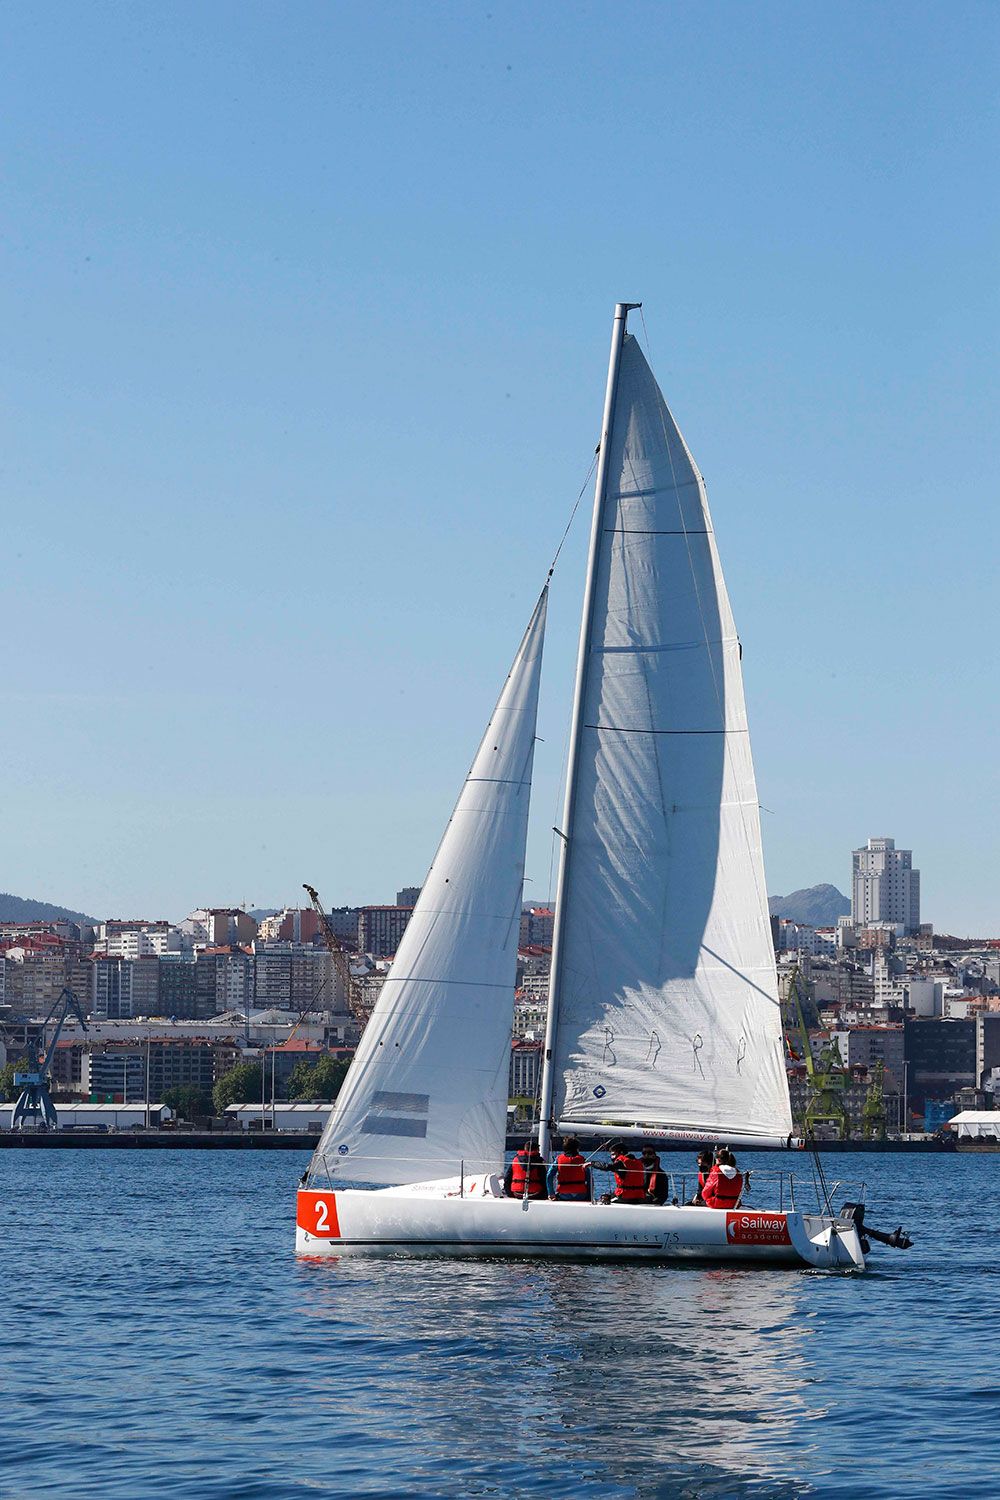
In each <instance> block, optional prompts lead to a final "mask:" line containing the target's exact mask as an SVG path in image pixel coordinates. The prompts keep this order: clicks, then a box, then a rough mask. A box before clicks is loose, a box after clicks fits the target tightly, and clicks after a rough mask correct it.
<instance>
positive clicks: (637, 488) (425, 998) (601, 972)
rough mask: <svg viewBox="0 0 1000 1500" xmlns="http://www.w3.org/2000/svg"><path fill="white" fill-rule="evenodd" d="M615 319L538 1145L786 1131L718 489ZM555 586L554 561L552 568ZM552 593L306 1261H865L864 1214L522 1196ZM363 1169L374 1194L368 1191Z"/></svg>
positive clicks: (328, 1143)
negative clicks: (400, 1257)
mask: <svg viewBox="0 0 1000 1500" xmlns="http://www.w3.org/2000/svg"><path fill="white" fill-rule="evenodd" d="M637 306H638V304H636V303H619V304H618V306H617V307H616V309H615V315H614V325H613V333H612V341H611V358H610V365H609V370H608V381H607V390H606V396H605V404H604V416H603V422H602V432H601V442H600V445H599V449H598V461H597V475H596V488H595V499H594V513H593V524H592V530H591V538H590V553H589V562H588V569H587V580H586V586H585V590H584V604H583V620H582V626H581V632H580V647H579V656H578V661H577V671H576V687H575V696H574V707H573V719H572V727H571V733H570V748H569V761H568V767H567V781H566V804H565V812H564V817H563V823H562V827H561V829H559V830H557V833H558V835H559V842H560V848H561V855H560V869H559V878H558V887H557V893H556V906H555V931H554V936H553V949H552V968H551V979H550V1000H549V1011H548V1021H547V1029H546V1035H545V1045H544V1052H543V1071H542V1082H541V1090H540V1098H539V1146H540V1150H541V1152H542V1155H543V1157H545V1158H548V1157H549V1153H550V1151H551V1147H552V1140H553V1134H554V1132H557V1131H562V1132H570V1133H572V1134H573V1135H574V1136H576V1137H578V1138H581V1139H585V1140H587V1141H594V1142H595V1143H598V1144H599V1143H600V1142H602V1141H603V1142H607V1141H608V1140H609V1139H611V1138H623V1139H625V1140H627V1141H640V1140H642V1139H644V1138H645V1139H649V1138H654V1137H655V1138H663V1137H670V1138H671V1139H675V1140H677V1139H679V1140H690V1141H692V1142H699V1143H705V1142H717V1143H719V1142H723V1143H726V1144H727V1145H729V1146H730V1147H734V1146H735V1147H740V1148H752V1147H775V1146H778V1147H781V1146H789V1145H791V1143H792V1118H791V1109H790V1104H789V1095H788V1085H787V1078H786V1071H785V1064H784V1044H783V1034H782V1022H781V1010H780V1005H779V999H778V991H777V978H776V973H775V963H774V953H773V948H772V944H771V936H770V925H769V920H768V912H767V897H766V887H765V884H764V867H763V856H762V850H761V834H760V818H759V809H758V803H757V790H756V784H755V779H754V770H753V761H752V758H751V753H750V740H749V732H748V726H747V717H746V708H745V704H744V696H743V682H742V670H741V665H740V661H741V655H742V651H741V646H740V641H739V637H738V636H737V633H736V627H735V624H734V621H733V616H732V611H731V609H730V605H729V598H728V595H727V592H726V586H725V582H724V579H723V574H722V568H721V564H720V561H719V553H718V549H717V546H716V539H715V533H714V530H713V527H712V521H711V516H710V512H709V508H708V499H707V495H706V491H705V485H704V481H703V479H702V476H701V474H700V473H699V471H698V468H697V466H696V464H695V462H694V459H693V458H692V456H691V454H690V452H689V450H688V447H687V444H686V443H685V441H684V439H683V437H682V436H681V433H680V431H679V429H678V427H677V425H676V423H675V421H674V419H673V417H672V415H671V413H670V411H669V409H668V407H667V405H666V403H665V401H664V399H663V396H662V395H661V393H660V390H659V388H658V386H657V384H656V381H655V379H654V377H653V374H652V372H651V370H650V368H649V365H648V363H647V361H646V359H645V357H644V355H643V353H642V351H641V349H640V346H639V343H638V341H637V340H636V338H635V337H634V336H633V335H632V334H631V333H629V331H628V327H627V320H628V314H629V312H630V311H632V310H633V308H635V307H637ZM550 576H551V574H550ZM548 587H549V585H548V582H547V583H546V586H545V588H544V589H543V590H542V593H541V596H540V598H539V600H538V602H537V604H536V605H535V608H534V611H533V613H532V616H531V619H530V621H529V623H528V627H527V630H526V631H525V634H524V637H523V639H522V641H521V643H520V646H519V647H518V651H517V654H516V656H515V658H514V662H513V665H512V666H511V669H510V673H509V675H508V676H507V679H506V681H505V683H504V686H503V689H502V691H501V693H500V697H499V699H498V701H497V704H496V707H495V709H494V711H493V714H492V715H491V717H490V720H489V723H488V725H487V728H486V732H485V734H484V736H483V740H482V743H481V744H480V746H479V749H478V751H477V752H476V755H475V758H474V760H473V763H472V766H471V768H470V771H469V774H468V776H467V777H466V779H465V782H464V783H463V786H462V789H461V792H460V794H459V797H458V801H457V804H456V806H455V809H454V812H453V813H452V816H451V819H450V820H449V822H448V826H447V828H446V830H445V833H444V836H443V838H442V841H441V844H440V846H439V848H438V851H437V854H436V855H435V858H434V862H433V864H432V865H431V869H430V872H429V874H428V876H427V879H426V881H425V882H424V885H423V887H422V889H421V893H420V897H419V900H418V901H417V904H416V907H415V909H414V912H413V915H412V917H411V919H410V922H409V925H408V926H407V928H406V931H405V933H404V935H403V938H402V940H401V942H400V945H399V950H398V952H397V954H396V957H395V959H394V961H393V964H392V967H391V969H390V971H389V974H388V976H387V978H386V980H385V984H384V986H383V989H382V991H381V993H380V995H379V998H378V1001H377V1003H376V1005H375V1008H374V1011H373V1014H372V1017H371V1020H370V1021H369V1023H368V1026H367V1027H366V1029H365V1031H364V1034H363V1036H362V1038H361V1042H360V1045H359V1047H358V1051H357V1054H356V1056H355V1058H354V1061H353V1063H352V1065H351V1069H350V1072H349V1073H348V1076H347V1078H346V1080H345V1082H344V1085H343V1087H342V1089H341V1092H340V1095H339V1097H338V1100H337V1104H336V1108H335V1109H334V1111H333V1112H332V1114H331V1116H330V1119H329V1122H328V1124H327V1126H326V1129H325V1130H324V1132H323V1135H322V1138H321V1140H320V1143H319V1145H318V1147H317V1149H316V1152H315V1155H314V1157H313V1159H312V1162H311V1164H310V1167H309V1170H308V1172H307V1174H306V1176H305V1178H304V1179H303V1182H302V1184H301V1185H300V1190H299V1193H298V1204H297V1215H296V1219H297V1234H296V1249H297V1252H298V1253H299V1254H302V1255H308V1256H325V1255H326V1256H328V1255H336V1256H340V1255H345V1254H358V1253H367V1254H371V1253H382V1254H386V1253H388V1254H435V1255H437V1254H451V1255H466V1256H468V1255H477V1256H490V1255H520V1256H533V1257H536V1256H538V1257H561V1258H573V1259H578V1258H615V1259H629V1260H653V1261H659V1260H670V1259H675V1258H697V1259H700V1260H708V1261H717V1262H740V1261H750V1262H753V1261H769V1262H775V1261H778V1262H787V1263H789V1264H795V1265H799V1266H802V1265H806V1266H811V1267H819V1268H826V1269H850V1270H862V1269H864V1265H865V1255H864V1252H865V1249H867V1242H866V1241H865V1240H864V1225H863V1215H861V1216H859V1215H858V1212H857V1210H856V1209H853V1210H852V1209H851V1208H850V1206H848V1207H847V1208H845V1209H844V1210H842V1211H841V1212H839V1213H838V1212H836V1211H835V1210H834V1208H833V1205H832V1203H831V1202H830V1200H829V1197H828V1196H827V1199H826V1201H825V1202H820V1203H819V1205H818V1207H817V1211H816V1212H815V1213H807V1212H803V1211H801V1210H797V1209H795V1208H794V1207H785V1206H780V1205H779V1207H777V1208H772V1207H758V1206H757V1198H758V1196H759V1194H758V1191H757V1190H756V1189H755V1190H754V1192H753V1194H752V1199H753V1206H752V1207H751V1206H750V1204H749V1203H740V1204H738V1205H737V1207H735V1208H733V1209H730V1210H725V1209H715V1208H708V1207H703V1206H693V1205H682V1204H678V1203H666V1204H663V1205H653V1204H646V1203H611V1204H608V1203H604V1202H557V1201H549V1200H547V1199H544V1200H535V1199H529V1198H528V1197H522V1198H511V1197H508V1196H504V1192H503V1185H502V1177H501V1173H502V1171H503V1162H504V1147H505V1133H506V1110H507V1093H508V1062H509V1046H510V1034H511V1023H512V1009H513V994H514V986H515V970H516V963H517V947H518V935H519V922H520V913H521V902H522V892H523V880H524V860H525V844H526V839H527V830H528V803H529V797H530V790H531V773H532V762H533V755H534V744H535V724H536V713H537V704H538V689H539V677H540V672H541V658H542V642H543V636H544V630H545V615H546V605H547V596H548ZM348 1184H363V1185H362V1186H355V1185H348Z"/></svg>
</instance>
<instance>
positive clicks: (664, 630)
mask: <svg viewBox="0 0 1000 1500" xmlns="http://www.w3.org/2000/svg"><path fill="white" fill-rule="evenodd" d="M612 410H613V415H612V421H611V429H610V437H609V438H608V439H607V441H608V443H609V449H608V465H607V471H606V472H607V478H606V482H605V487H604V494H603V496H599V497H598V499H597V502H596V503H597V505H598V508H599V509H598V517H597V520H596V522H595V538H596V550H595V554H594V563H593V588H594V596H593V609H592V613H591V618H590V630H589V636H588V639H587V640H586V642H585V650H584V653H583V656H582V658H581V663H582V680H581V685H580V693H581V698H580V721H579V724H580V727H579V740H578V746H577V754H576V763H575V781H574V788H573V796H572V802H571V806H572V818H571V824H570V826H569V827H568V828H567V829H566V830H565V832H566V834H567V835H568V842H567V847H566V852H565V856H564V857H565V861H566V863H565V869H564V872H563V877H562V900H561V909H560V911H559V912H558V913H557V920H558V921H559V923H560V927H559V931H558V934H557V953H556V972H555V973H554V976H553V982H554V988H555V991H556V993H555V994H554V998H553V1003H554V1004H555V1005H556V1006H557V1015H556V1016H555V1018H554V1024H555V1032H554V1059H553V1064H552V1066H553V1067H554V1069H555V1076H554V1084H555V1090H554V1101H555V1111H556V1117H557V1118H561V1119H562V1120H564V1121H567V1122H570V1123H572V1124H574V1125H584V1124H586V1123H594V1124H597V1123H600V1122H618V1123H620V1124H639V1125H644V1126H651V1127H656V1128H671V1127H672V1128H674V1129H676V1130H678V1131H684V1132H693V1133H697V1134H704V1135H705V1136H706V1137H710V1138H714V1139H720V1138H722V1139H724V1138H725V1137H726V1136H727V1135H730V1136H733V1137H746V1136H751V1137H757V1136H760V1137H762V1138H763V1137H772V1138H773V1137H778V1136H785V1135H787V1134H788V1133H789V1131H790V1130H791V1116H790V1110H789V1102H788V1089H787V1084H786V1079H785V1070H784V1060H783V1052H782V1029H781V1019H780V1009H779V1005H778V1000H777V986H776V978H775V968H774V956H773V951H772V946H771V937H770V926H769V921H768V913H767V903H766V896H765V886H764V871H763V860H762V855H761V838H760V820H759V814H758V807H757V790H756V785H755V782H754V772H753V763H752V760H751V756H750V743H749V737H748V732H747V719H746V710H745V705H744V699H743V683H742V674H741V669H740V644H739V640H738V638H737V635H736V629H735V625H734V623H733V618H732V613H731V611H730V606H729V600H728V597H727V594H726V588H725V583H724V581H723V577H722V569H721V567H720V564H719V557H718V552H717V550H716V545H715V537H714V535H713V533H712V523H711V519H710V516H709V510H708V502H707V497H706V494H705V489H704V484H703V481H702V479H701V475H700V474H699V473H698V471H697V469H696V468H695V465H694V462H693V460H692V458H691V455H690V453H689V452H688V449H687V446H686V444H685V442H684V440H683V438H682V437H681V435H680V432H679V431H678V429H677V427H676V426H675V424H674V421H673V418H672V417H671V415H670V412H669V411H668V409H667V407H666V404H665V403H664V400H663V397H662V395H661V394H660V391H659V389H658V387H657V385H656V382H655V380H654V379H653V376H652V373H651V371H650V369H649V367H648V365H647V364H646V361H645V359H644V358H643V355H642V353H641V351H640V349H639V346H638V344H637V343H636V341H635V339H634V338H632V337H631V336H628V335H626V336H625V339H624V344H623V347H622V351H621V357H620V364H619V368H618V381H617V387H616V396H615V401H614V406H613V409H612ZM585 618H586V616H585Z"/></svg>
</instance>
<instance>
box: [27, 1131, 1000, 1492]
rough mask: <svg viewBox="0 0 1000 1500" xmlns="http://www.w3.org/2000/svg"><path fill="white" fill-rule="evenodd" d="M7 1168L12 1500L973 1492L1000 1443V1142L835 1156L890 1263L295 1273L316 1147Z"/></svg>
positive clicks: (38, 1162) (426, 1264)
mask: <svg viewBox="0 0 1000 1500" xmlns="http://www.w3.org/2000/svg"><path fill="white" fill-rule="evenodd" d="M0 1164H2V1166H3V1171H4V1192H3V1194H2V1199H0V1225H2V1233H3V1245H4V1251H5V1254H4V1257H3V1266H4V1271H5V1278H4V1299H3V1301H4V1307H5V1310H6V1314H7V1317H6V1331H7V1340H6V1344H7V1347H6V1351H5V1359H4V1392H5V1400H4V1403H3V1407H2V1409H0V1474H2V1475H3V1477H2V1478H0V1497H2V1500H35V1497H43V1496H55V1495H56V1494H57V1493H58V1494H59V1495H60V1496H61V1497H65V1496H66V1495H67V1494H70V1495H72V1496H74V1497H79V1500H90V1497H95V1500H96V1497H100V1500H135V1497H136V1496H143V1495H146V1494H149V1493H152V1492H154V1491H155V1493H156V1494H157V1495H158V1496H163V1497H167V1500H173V1497H197V1500H297V1497H313V1496H331V1495H345V1496H355V1495H357V1496H380V1497H392V1496H407V1497H409V1496H421V1497H440V1500H448V1497H480V1496H482V1497H487V1496H492V1497H497V1496H500V1497H521V1496H524V1497H529V1496H530V1497H535V1496H557V1497H565V1496H567V1495H572V1496H582V1497H597V1496H600V1497H602V1500H605V1497H608V1500H619V1497H620V1500H673V1497H687V1496H690V1497H697V1500H724V1497H725V1500H728V1497H737V1496H760V1497H776V1500H792V1497H801V1496H809V1497H819V1500H822V1497H825V1496H847V1495H851V1496H859V1497H862V1500H864V1497H868V1496H871V1497H873V1500H877V1497H882V1496H885V1497H888V1496H890V1495H891V1496H896V1495H898V1494H899V1493H901V1492H903V1493H905V1492H906V1491H908V1490H913V1491H915V1492H917V1493H919V1494H921V1495H923V1496H942V1497H950V1496H954V1497H956V1500H957V1497H958V1496H959V1495H961V1494H964V1493H966V1492H972V1491H976V1492H979V1493H984V1492H985V1491H984V1490H983V1483H984V1481H983V1476H984V1474H986V1475H989V1474H991V1473H992V1471H993V1469H994V1468H995V1467H996V1462H997V1458H998V1456H1000V1454H998V1447H1000V1443H998V1439H997V1437H996V1436H995V1433H996V1432H997V1430H998V1426H997V1418H998V1416H1000V1358H998V1353H997V1340H996V1338H995V1334H994V1329H993V1316H994V1314H993V1302H992V1297H991V1292H992V1291H993V1286H994V1280H995V1278H996V1276H997V1274H998V1267H997V1264H996V1263H995V1262H994V1260H993V1259H992V1258H991V1256H992V1253H993V1250H994V1247H995V1239H996V1235H995V1228H994V1225H993V1222H992V1215H993V1207H992V1206H993V1204H994V1202H995V1199H996V1186H995V1185H996V1177H997V1171H998V1169H1000V1157H983V1156H979V1157H962V1158H946V1157H928V1158H914V1157H902V1156H892V1155H886V1156H879V1157H863V1158H857V1159H853V1160H851V1159H849V1160H847V1161H845V1162H842V1163H838V1167H840V1168H843V1169H845V1170H844V1175H845V1176H847V1175H850V1173H851V1172H852V1171H856V1172H858V1173H859V1175H861V1174H862V1173H863V1174H864V1175H867V1176H868V1177H869V1179H870V1183H871V1197H872V1198H873V1200H874V1201H876V1202H877V1203H878V1204H879V1205H880V1206H879V1209H878V1211H877V1212H876V1213H874V1214H873V1215H872V1217H873V1220H874V1222H878V1223H882V1224H884V1225H885V1226H886V1227H893V1226H894V1225H895V1223H898V1222H899V1221H900V1220H901V1219H902V1220H903V1221H904V1222H906V1223H907V1224H908V1226H909V1227H910V1228H911V1230H914V1231H915V1232H917V1234H918V1236H919V1237H918V1239H917V1243H916V1245H915V1247H914V1249H913V1250H912V1251H910V1252H908V1254H907V1255H905V1256H904V1255H899V1254H894V1253H893V1252H891V1251H886V1252H884V1255H883V1257H882V1258H881V1259H880V1260H879V1261H878V1263H877V1264H878V1269H877V1270H876V1271H875V1273H873V1274H872V1275H870V1276H867V1277H863V1278H856V1277H831V1276H822V1275H814V1274H810V1273H807V1272H803V1273H796V1272H790V1271H778V1270H738V1269H727V1270H706V1269H704V1268H693V1267H688V1266H683V1265H681V1266H676V1267H670V1266H667V1267H652V1266H628V1265H625V1266H613V1265H607V1266H598V1265H588V1266H571V1265H548V1266H546V1265H540V1264H539V1265H532V1264H525V1263H507V1262H503V1261H500V1260H495V1261H479V1262H468V1263H460V1262H452V1263H449V1262H446V1261H407V1260H402V1259H400V1260H390V1261H380V1262H375V1261H365V1260H350V1259H345V1260H343V1261H340V1262H307V1261H296V1260H295V1258H294V1257H293V1255H292V1253H291V1216H292V1201H293V1195H294V1184H295V1180H296V1177H297V1175H298V1173H299V1172H300V1171H301V1164H300V1163H299V1161H298V1158H297V1157H296V1156H293V1155H288V1156H286V1155H284V1154H281V1155H272V1154H270V1153H249V1154H244V1153H240V1154H238V1155H237V1154H233V1155H229V1154H228V1153H214V1152H213V1153H204V1154H201V1153H184V1152H176V1153H174V1152H135V1153H132V1152H130V1153H128V1154H127V1155H126V1154H119V1153H117V1152H75V1151H67V1152H57V1153H46V1154H45V1157H44V1158H40V1157H38V1156H36V1155H35V1154H34V1153H28V1152H24V1153H20V1152H18V1153H4V1154H3V1157H0ZM685 1165H687V1164H686V1163H685ZM988 1488H989V1486H988V1485H987V1489H988Z"/></svg>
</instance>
